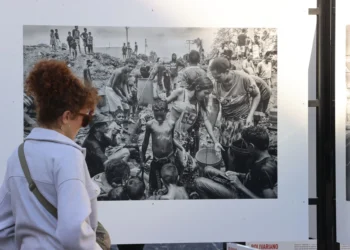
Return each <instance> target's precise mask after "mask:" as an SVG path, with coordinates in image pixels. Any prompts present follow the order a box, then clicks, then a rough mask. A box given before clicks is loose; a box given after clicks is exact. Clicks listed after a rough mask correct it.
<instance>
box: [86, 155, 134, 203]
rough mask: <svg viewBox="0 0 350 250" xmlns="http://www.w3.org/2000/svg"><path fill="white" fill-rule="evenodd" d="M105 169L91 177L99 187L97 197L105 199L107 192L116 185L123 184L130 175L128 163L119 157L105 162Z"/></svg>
mask: <svg viewBox="0 0 350 250" xmlns="http://www.w3.org/2000/svg"><path fill="white" fill-rule="evenodd" d="M105 167H106V170H105V172H102V173H100V174H97V175H95V176H94V177H92V180H93V181H94V182H95V183H96V184H97V185H98V186H99V187H100V189H101V193H100V196H99V199H106V198H107V195H108V193H109V192H110V191H111V190H112V189H114V188H116V187H118V186H123V185H124V184H125V182H126V181H127V179H128V178H129V176H130V167H129V165H128V164H127V163H126V162H125V161H123V160H120V159H112V160H109V161H108V162H106V165H105Z"/></svg>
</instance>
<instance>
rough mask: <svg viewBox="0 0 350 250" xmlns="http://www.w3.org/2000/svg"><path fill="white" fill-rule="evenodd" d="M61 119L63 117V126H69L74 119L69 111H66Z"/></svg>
mask: <svg viewBox="0 0 350 250" xmlns="http://www.w3.org/2000/svg"><path fill="white" fill-rule="evenodd" d="M61 117H62V124H67V123H69V121H70V120H71V118H72V113H71V112H70V111H68V110H67V111H64V113H63V114H62V116H61Z"/></svg>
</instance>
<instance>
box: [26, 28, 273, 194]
mask: <svg viewBox="0 0 350 250" xmlns="http://www.w3.org/2000/svg"><path fill="white" fill-rule="evenodd" d="M56 33H57V30H56ZM56 33H53V36H52V37H51V44H52V48H53V49H55V48H56V47H55V46H57V43H56V40H57V39H59V38H56V36H55V34H56ZM70 33H71V32H69V36H68V38H67V42H68V44H71V45H69V49H72V50H73V54H74V53H75V57H76V47H77V46H78V48H79V52H80V53H81V51H80V43H79V41H80V38H82V39H83V42H84V49H85V53H93V48H92V47H93V46H92V38H91V43H90V40H89V37H92V36H91V33H90V32H87V30H86V29H84V33H82V34H80V32H79V30H78V27H77V26H76V27H75V29H74V30H73V31H72V33H73V34H72V36H71V34H70ZM246 33H247V31H246V30H245V29H243V30H242V32H241V34H239V36H238V37H237V40H231V41H227V42H223V43H222V46H221V47H220V48H218V50H217V53H216V54H215V55H214V56H212V57H211V58H209V57H207V58H205V57H204V56H203V54H202V52H203V51H204V50H203V51H202V50H201V51H197V50H191V51H190V52H189V53H188V54H185V55H183V56H182V57H180V58H178V57H177V55H176V54H175V53H173V54H172V56H171V60H170V61H166V60H164V59H162V58H158V59H157V60H156V62H151V61H144V60H141V59H140V58H139V57H138V56H137V52H138V45H137V43H136V42H135V48H134V50H132V49H131V45H130V43H129V42H128V43H127V44H125V43H124V45H123V47H122V55H123V58H122V59H123V66H121V67H119V68H116V69H115V70H114V71H113V73H112V74H111V76H110V79H109V81H108V82H106V84H105V86H104V87H103V88H102V89H99V95H100V98H101V99H100V102H99V104H98V107H97V110H95V114H94V117H93V120H92V123H91V124H90V126H89V129H88V130H86V129H84V130H83V132H84V133H86V134H87V136H86V138H85V139H84V141H83V142H82V146H83V147H84V148H86V162H87V166H88V169H89V172H90V175H91V177H92V179H93V180H94V182H95V183H97V184H98V185H99V187H100V188H101V194H100V196H99V199H100V200H141V199H151V200H154V199H155V200H174V199H180V200H181V199H237V198H254V199H258V198H277V159H276V156H273V155H271V154H270V152H269V143H270V136H269V130H268V128H266V127H265V126H262V125H261V124H259V119H257V117H258V116H264V117H269V108H272V107H270V98H271V97H272V88H276V82H275V81H272V75H273V71H274V70H276V69H277V68H276V62H277V59H276V57H275V55H276V51H275V49H274V48H272V49H270V50H268V49H267V48H268V46H267V45H266V43H267V42H268V37H267V36H268V34H265V33H264V35H265V38H264V39H260V37H259V36H258V35H255V37H254V39H253V40H252V39H250V38H249V37H248V36H247V35H246ZM83 34H85V35H83ZM57 37H58V33H57ZM264 42H265V44H264ZM74 44H75V45H74ZM90 44H91V47H89V46H90ZM73 45H74V46H73ZM86 48H88V50H87V51H86ZM86 64H87V67H86V69H84V75H83V77H84V84H85V85H89V86H92V87H93V85H92V84H91V82H92V79H93V75H91V73H90V70H89V67H91V65H92V61H91V60H90V59H89V60H87V61H86ZM274 85H275V86H274ZM149 88H151V89H152V91H151V92H147V91H146V90H148V89H149ZM146 93H152V95H151V96H147V94H146ZM141 99H142V100H150V101H148V103H147V101H146V103H145V101H144V102H142V101H141ZM31 110H33V102H32V101H31V100H30V98H29V97H26V99H25V116H26V117H25V122H26V123H27V124H28V126H29V125H31V123H35V121H34V118H33V117H30V113H31V112H32V111H31ZM203 135H204V136H203Z"/></svg>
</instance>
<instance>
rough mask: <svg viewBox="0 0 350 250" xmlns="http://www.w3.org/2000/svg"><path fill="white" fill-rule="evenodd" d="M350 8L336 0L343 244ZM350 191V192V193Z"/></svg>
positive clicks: (347, 229)
mask: <svg viewBox="0 0 350 250" xmlns="http://www.w3.org/2000/svg"><path fill="white" fill-rule="evenodd" d="M349 8H350V3H349V1H346V0H338V1H336V9H337V15H336V29H335V30H336V33H335V34H336V39H335V40H336V46H335V50H336V52H335V56H336V57H335V86H336V89H335V91H336V93H335V102H336V127H335V129H336V152H337V153H336V184H337V186H336V192H337V193H336V197H337V199H336V206H337V241H338V242H339V243H341V244H350V237H349V234H350V201H349V199H347V190H348V192H350V190H349V188H347V186H348V185H349V184H350V180H349V178H348V176H347V175H348V174H349V169H347V168H349V166H347V165H348V164H347V162H348V161H349V157H348V156H347V154H349V147H348V146H347V144H348V143H349V140H347V139H346V138H347V137H348V136H347V135H348V134H349V130H347V127H348V126H347V123H348V118H347V116H348V114H349V111H350V110H349V109H348V108H347V106H348V103H349V99H348V98H349V95H348V92H349V87H348V86H349V84H350V80H349V73H348V72H349V70H347V67H346V65H348V63H349V62H348V58H349V55H350V53H349V51H350V44H349V43H350V32H349V29H350V26H349V25H350V17H349V14H348V12H347V10H348V9H349ZM348 195H349V194H348Z"/></svg>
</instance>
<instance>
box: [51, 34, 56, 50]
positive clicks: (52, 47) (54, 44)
mask: <svg viewBox="0 0 350 250" xmlns="http://www.w3.org/2000/svg"><path fill="white" fill-rule="evenodd" d="M50 45H51V51H56V38H55V32H54V30H50Z"/></svg>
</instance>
